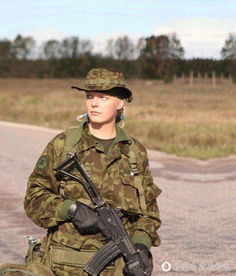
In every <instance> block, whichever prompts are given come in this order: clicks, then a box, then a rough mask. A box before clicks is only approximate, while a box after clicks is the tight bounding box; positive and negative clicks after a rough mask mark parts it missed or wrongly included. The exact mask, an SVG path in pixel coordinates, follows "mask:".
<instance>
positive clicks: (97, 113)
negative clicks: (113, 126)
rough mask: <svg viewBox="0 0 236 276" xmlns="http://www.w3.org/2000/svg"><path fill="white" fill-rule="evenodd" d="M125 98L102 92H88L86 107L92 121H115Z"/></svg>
mask: <svg viewBox="0 0 236 276" xmlns="http://www.w3.org/2000/svg"><path fill="white" fill-rule="evenodd" d="M123 105H124V102H123V100H121V99H118V98H116V97H114V96H110V95H107V94H105V93H100V92H86V107H87V113H88V116H89V119H90V121H91V122H92V123H108V122H114V123H115V119H116V114H117V110H118V109H121V108H122V107H123Z"/></svg>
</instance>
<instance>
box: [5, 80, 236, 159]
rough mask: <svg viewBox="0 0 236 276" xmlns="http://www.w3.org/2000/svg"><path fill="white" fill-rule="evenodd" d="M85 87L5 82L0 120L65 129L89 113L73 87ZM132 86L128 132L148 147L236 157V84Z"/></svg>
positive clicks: (191, 154) (81, 95)
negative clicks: (86, 112)
mask: <svg viewBox="0 0 236 276" xmlns="http://www.w3.org/2000/svg"><path fill="white" fill-rule="evenodd" d="M81 83H82V84H83V80H80V79H66V80H50V79H45V80H43V79H40V80H38V79H35V80H32V79H31V80H27V79H15V80H13V79H1V80H0V120H6V121H14V122H19V123H28V124H34V125H41V126H47V127H51V128H62V129H63V128H67V127H69V126H71V125H75V124H77V122H76V120H75V118H76V117H77V115H79V114H81V113H84V112H85V106H84V98H85V97H84V93H83V92H77V91H75V90H71V89H70V86H71V85H76V84H81ZM127 86H128V87H129V88H130V89H131V90H132V91H133V92H134V101H133V102H132V103H130V104H128V103H127V104H126V114H125V116H126V119H125V122H126V126H125V129H126V130H127V132H128V133H129V134H130V135H131V136H133V137H135V138H137V139H138V140H140V141H141V142H142V143H143V144H144V145H145V146H146V147H147V148H149V149H156V150H160V151H164V152H167V153H172V154H176V155H178V156H185V157H196V158H199V159H209V158H215V157H225V156H229V155H232V154H235V153H236V145H235V143H234V142H235V138H236V109H235V102H236V85H233V84H231V83H230V82H229V81H225V83H222V81H221V83H219V84H217V85H216V86H215V87H213V86H212V85H211V83H199V84H194V85H193V86H190V85H189V84H188V83H185V82H183V81H177V82H175V83H173V84H163V83H162V82H160V81H153V80H152V81H143V80H130V81H128V82H127Z"/></svg>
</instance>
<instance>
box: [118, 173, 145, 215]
mask: <svg viewBox="0 0 236 276" xmlns="http://www.w3.org/2000/svg"><path fill="white" fill-rule="evenodd" d="M120 180H121V190H120V191H119V197H120V199H121V207H122V209H125V210H127V211H130V212H135V213H142V214H145V213H146V211H147V205H146V201H145V196H144V189H143V184H142V183H143V176H142V175H131V174H128V173H122V171H121V173H120Z"/></svg>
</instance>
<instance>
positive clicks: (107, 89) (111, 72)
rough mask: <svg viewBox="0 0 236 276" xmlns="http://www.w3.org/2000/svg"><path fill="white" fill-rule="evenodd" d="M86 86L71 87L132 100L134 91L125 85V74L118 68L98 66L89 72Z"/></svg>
mask: <svg viewBox="0 0 236 276" xmlns="http://www.w3.org/2000/svg"><path fill="white" fill-rule="evenodd" d="M84 86H85V87H84V88H83V87H78V86H72V87H71V88H74V89H78V90H80V91H85V92H92V91H94V92H102V93H106V94H109V95H112V96H116V97H118V98H121V99H126V100H127V101H128V102H131V101H132V99H133V98H132V92H131V91H130V90H129V89H128V88H127V87H125V79H124V76H123V74H122V73H121V72H120V71H118V70H116V69H106V68H96V69H92V70H90V71H89V72H88V74H87V78H86V81H85V85H84Z"/></svg>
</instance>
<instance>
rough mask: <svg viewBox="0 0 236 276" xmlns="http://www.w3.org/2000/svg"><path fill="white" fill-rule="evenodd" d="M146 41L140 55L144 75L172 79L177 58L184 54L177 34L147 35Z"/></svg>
mask: <svg viewBox="0 0 236 276" xmlns="http://www.w3.org/2000/svg"><path fill="white" fill-rule="evenodd" d="M145 42H146V43H145V46H144V48H143V49H142V50H141V53H140V57H139V59H140V62H141V65H142V67H143V70H142V71H143V73H144V76H145V75H146V74H147V75H148V76H151V77H153V78H165V79H166V80H167V81H168V80H169V79H170V80H171V78H172V77H173V75H174V73H175V69H174V67H175V60H176V59H181V58H183V56H184V49H183V47H182V46H181V44H180V40H179V39H178V38H177V36H176V34H175V33H173V34H171V35H159V36H151V37H147V38H146V39H145Z"/></svg>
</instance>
